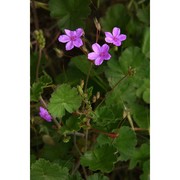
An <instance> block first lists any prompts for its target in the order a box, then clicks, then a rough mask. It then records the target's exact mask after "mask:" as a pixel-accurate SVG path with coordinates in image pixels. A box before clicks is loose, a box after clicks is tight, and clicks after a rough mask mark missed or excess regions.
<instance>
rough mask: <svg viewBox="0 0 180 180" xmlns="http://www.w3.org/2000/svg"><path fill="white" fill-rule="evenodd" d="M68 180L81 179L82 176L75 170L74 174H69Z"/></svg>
mask: <svg viewBox="0 0 180 180" xmlns="http://www.w3.org/2000/svg"><path fill="white" fill-rule="evenodd" d="M68 180H83V178H82V177H81V174H80V173H79V172H77V173H76V174H74V175H69V177H68Z"/></svg>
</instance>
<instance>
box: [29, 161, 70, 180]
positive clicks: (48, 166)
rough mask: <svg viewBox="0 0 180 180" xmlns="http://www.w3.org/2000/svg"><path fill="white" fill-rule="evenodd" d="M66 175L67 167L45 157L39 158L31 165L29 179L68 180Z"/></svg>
mask: <svg viewBox="0 0 180 180" xmlns="http://www.w3.org/2000/svg"><path fill="white" fill-rule="evenodd" d="M67 176H68V169H67V168H62V167H61V166H59V165H57V164H53V163H50V162H49V161H47V160H45V159H39V160H37V161H36V162H35V163H34V164H33V165H32V166H31V180H47V179H48V180H62V179H63V180H68V178H67Z"/></svg>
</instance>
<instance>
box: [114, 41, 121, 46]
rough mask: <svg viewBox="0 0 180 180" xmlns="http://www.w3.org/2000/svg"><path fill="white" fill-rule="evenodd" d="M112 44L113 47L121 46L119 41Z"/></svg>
mask: <svg viewBox="0 0 180 180" xmlns="http://www.w3.org/2000/svg"><path fill="white" fill-rule="evenodd" d="M113 44H114V45H115V46H121V41H119V40H118V41H114V42H113Z"/></svg>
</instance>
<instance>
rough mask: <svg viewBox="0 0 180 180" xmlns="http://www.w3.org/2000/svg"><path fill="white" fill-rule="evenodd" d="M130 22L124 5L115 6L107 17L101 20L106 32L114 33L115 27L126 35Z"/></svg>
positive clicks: (107, 13)
mask: <svg viewBox="0 0 180 180" xmlns="http://www.w3.org/2000/svg"><path fill="white" fill-rule="evenodd" d="M128 21H129V15H128V14H127V10H126V8H125V7H124V6H123V5H122V4H115V5H112V6H110V7H109V8H108V10H107V11H106V14H105V17H103V18H101V19H100V22H101V24H102V27H103V29H104V30H105V31H110V32H111V31H112V29H113V28H114V27H120V28H121V32H122V33H124V34H125V28H126V25H127V22H128Z"/></svg>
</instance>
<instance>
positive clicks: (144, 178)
mask: <svg viewBox="0 0 180 180" xmlns="http://www.w3.org/2000/svg"><path fill="white" fill-rule="evenodd" d="M140 180H150V160H147V161H146V162H145V163H144V164H143V174H142V175H141V176H140Z"/></svg>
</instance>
